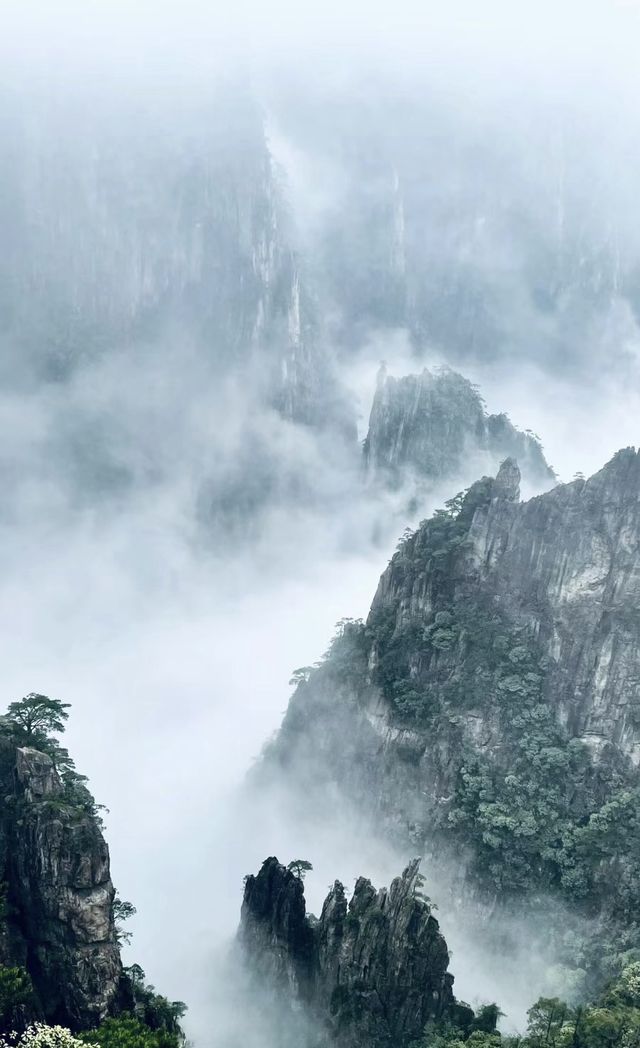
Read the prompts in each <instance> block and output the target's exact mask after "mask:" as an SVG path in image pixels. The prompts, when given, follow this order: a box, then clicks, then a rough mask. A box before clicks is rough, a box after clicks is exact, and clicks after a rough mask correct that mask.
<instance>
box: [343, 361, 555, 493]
mask: <svg viewBox="0 0 640 1048" xmlns="http://www.w3.org/2000/svg"><path fill="white" fill-rule="evenodd" d="M363 455H364V462H365V470H366V474H367V478H368V479H369V482H371V483H376V484H380V483H382V484H384V485H386V486H388V487H391V488H403V487H404V488H407V489H408V493H409V494H415V495H419V494H420V492H424V490H425V489H428V487H429V486H433V484H434V482H436V481H438V480H442V479H446V480H451V479H452V478H459V479H460V478H464V477H465V476H466V477H471V476H475V477H477V476H479V475H482V473H485V472H495V470H496V469H497V468H498V466H499V464H500V462H502V461H503V459H505V458H506V457H508V456H512V457H514V458H516V459H517V460H518V463H519V465H520V468H521V469H522V472H523V477H524V479H525V481H526V482H527V484H528V485H529V486H530V487H531V489H532V490H540V489H541V488H544V487H549V485H550V484H552V483H553V481H554V480H555V475H554V473H553V470H552V469H551V468H550V467H549V466H548V465H547V462H546V460H545V457H544V453H543V451H542V448H541V446H540V443H539V441H538V440H537V438H536V437H534V436H533V434H531V433H523V432H521V431H520V430H518V429H517V428H516V427H515V426H514V425H513V423H512V422H511V421H510V420H509V418H508V416H507V415H489V414H487V412H486V411H485V408H484V403H483V401H482V398H481V396H480V394H479V393H478V390H477V388H476V387H475V386H474V385H473V384H472V383H471V382H469V381H468V379H466V378H464V377H463V376H462V375H459V374H458V373H457V372H455V371H451V370H450V369H448V368H444V369H442V368H441V369H439V370H437V371H429V370H428V369H426V368H425V369H424V370H423V371H422V372H421V374H419V375H405V376H404V377H402V378H398V379H396V378H392V377H391V376H389V375H387V374H386V371H385V369H384V367H382V368H381V370H380V372H379V374H378V386H377V390H376V394H375V398H374V401H373V406H372V409H371V416H370V419H369V431H368V433H367V437H366V440H365V442H364V447H363Z"/></svg>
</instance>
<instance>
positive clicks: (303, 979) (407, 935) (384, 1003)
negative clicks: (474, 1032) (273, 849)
mask: <svg viewBox="0 0 640 1048" xmlns="http://www.w3.org/2000/svg"><path fill="white" fill-rule="evenodd" d="M420 883H421V879H420V876H419V873H418V862H417V861H415V862H413V863H411V864H410V866H408V867H407V869H406V870H405V871H404V873H403V874H402V876H401V877H397V878H396V879H395V880H394V881H393V882H392V884H391V886H390V888H388V889H387V888H381V889H380V890H376V889H375V888H374V887H373V885H372V884H371V882H370V881H369V880H367V879H366V878H364V877H359V878H358V880H357V882H356V885H355V888H354V892H353V895H352V896H351V899H349V900H347V896H346V893H345V889H344V887H343V885H342V884H340V882H339V881H336V882H335V884H334V886H333V888H332V889H331V891H330V892H329V894H328V896H327V898H326V900H325V903H324V905H323V907H322V913H321V916H320V918H319V919H316V918H314V917H311V916H307V914H306V907H305V899H304V889H303V885H302V881H301V880H300V878H299V877H298V876H297V875H296V874H294V873H292V872H291V871H290V870H287V869H285V867H284V866H282V865H280V863H279V862H278V860H277V859H275V858H270V859H267V860H266V861H265V862H264V864H263V866H262V868H261V870H260V872H259V873H258V874H257V876H255V877H253V876H251V877H248V878H247V880H246V886H245V893H244V901H243V905H242V919H241V926H240V932H239V938H240V943H241V946H242V949H243V951H244V955H245V957H246V959H247V961H248V962H249V965H250V967H251V969H252V970H253V971H254V972H256V973H259V975H260V979H261V981H262V982H263V983H264V982H266V983H267V984H268V985H269V986H271V987H272V988H273V989H274V990H275V991H276V992H277V994H278V995H279V998H280V999H281V1000H282V1001H284V1002H285V1003H288V1005H289V1006H290V1007H291V1008H293V1009H294V1010H295V1009H301V1008H302V1009H304V1010H305V1011H306V1012H307V1014H308V1017H309V1020H310V1022H311V1023H312V1024H313V1026H314V1029H316V1030H317V1029H318V1027H319V1028H320V1029H321V1031H322V1033H321V1034H319V1035H318V1036H317V1043H319V1044H323V1045H336V1046H344V1048H405V1046H407V1045H409V1044H410V1043H411V1042H412V1041H415V1040H416V1039H417V1038H419V1037H420V1036H421V1035H422V1033H423V1030H424V1027H425V1025H426V1023H427V1022H429V1021H430V1020H439V1019H443V1018H447V1017H449V1018H453V1016H454V1014H455V1015H456V1018H457V1019H458V1021H459V1020H460V1018H461V1016H462V1015H463V1012H464V1013H466V1012H469V1014H472V1013H471V1012H470V1009H463V1008H462V1007H461V1006H459V1005H457V1004H456V1002H455V999H454V996H453V990H452V986H453V976H452V975H450V974H449V972H448V970H447V969H448V965H449V954H448V951H447V945H446V943H445V941H444V939H443V937H442V935H441V934H440V931H439V928H438V922H437V921H436V919H435V918H434V917H433V915H432V913H431V909H430V906H429V904H428V903H427V901H426V900H425V899H423V898H422V897H421V895H420V892H419V886H420ZM467 1018H468V1016H467Z"/></svg>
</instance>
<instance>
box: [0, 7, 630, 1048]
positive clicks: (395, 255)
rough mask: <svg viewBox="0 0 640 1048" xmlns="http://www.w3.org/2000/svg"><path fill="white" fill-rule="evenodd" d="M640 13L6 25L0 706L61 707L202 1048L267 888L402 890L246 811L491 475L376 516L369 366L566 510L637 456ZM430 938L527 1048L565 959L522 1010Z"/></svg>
mask: <svg viewBox="0 0 640 1048" xmlns="http://www.w3.org/2000/svg"><path fill="white" fill-rule="evenodd" d="M639 17H640V9H639V8H638V6H637V5H636V4H635V3H630V2H628V3H623V2H620V3H614V2H612V3H598V2H595V0H593V2H591V3H584V2H582V3H580V4H578V3H573V2H568V3H566V4H563V5H562V7H561V9H560V10H558V7H557V5H551V4H542V5H540V4H536V5H532V4H528V5H525V6H524V7H520V9H519V10H515V9H514V5H512V4H507V3H506V2H498V0H495V2H492V3H490V4H488V5H487V4H485V5H483V9H482V17H480V16H479V15H478V11H477V6H476V5H474V4H471V3H470V2H466V3H462V2H461V3H456V4H453V5H447V9H446V11H445V9H444V6H443V5H436V4H431V3H428V4H422V5H414V4H411V3H401V4H399V5H398V4H396V5H393V6H390V5H388V4H384V3H373V4H372V3H368V4H366V5H364V4H358V3H353V4H350V5H348V7H347V8H345V7H344V5H343V6H342V7H340V8H339V9H338V8H337V7H333V6H332V5H330V4H329V5H322V7H321V8H320V6H317V7H315V8H309V7H306V8H304V9H301V8H300V7H299V6H295V5H292V4H288V3H279V4H275V5H270V6H269V8H268V9H267V8H265V7H264V5H257V4H255V3H249V2H247V3H243V4H239V5H237V4H236V5H234V10H233V12H229V13H227V14H219V13H215V12H214V11H213V10H212V8H211V5H209V4H205V3H195V2H191V3H186V4H180V5H178V4H174V3H171V2H165V3H154V4H151V3H149V4H146V3H142V2H138V3H136V4H135V6H134V8H133V9H132V6H131V5H130V4H124V3H120V4H106V3H99V2H96V3H93V4H86V3H85V4H82V5H79V4H74V3H61V4H56V5H55V8H54V7H53V6H52V5H51V4H48V3H41V4H39V3H36V2H35V0H31V2H29V3H23V4H17V3H16V4H12V3H8V4H5V5H3V10H2V12H1V13H0V37H1V41H2V42H1V43H0V54H1V55H2V73H1V74H0V85H1V94H0V113H1V116H2V127H3V131H4V134H3V141H2V143H0V224H1V225H0V235H1V237H2V242H3V244H4V245H5V252H4V260H3V261H2V262H1V263H0V320H1V323H0V376H1V379H2V388H1V389H0V426H1V431H2V440H1V443H0V476H1V477H2V484H3V495H4V498H3V505H2V508H1V509H0V535H1V539H2V541H1V543H0V560H1V563H2V573H1V576H0V578H1V582H0V587H1V593H2V599H1V601H0V626H1V635H2V638H3V651H2V656H3V667H4V693H5V702H6V703H8V702H9V701H11V700H12V699H14V698H17V697H19V696H21V695H23V694H26V693H27V692H31V691H38V692H43V693H45V694H49V695H52V696H55V697H58V698H61V699H63V700H64V701H65V702H70V703H71V704H72V707H73V709H72V712H71V719H70V723H69V728H68V731H67V744H68V747H69V750H70V751H71V753H72V754H73V756H74V759H75V761H76V764H77V766H78V769H79V770H80V771H81V772H83V773H84V774H86V775H87V776H88V777H89V780H90V786H91V789H92V791H93V793H94V794H95V796H96V799H97V800H98V801H99V802H100V803H102V804H104V805H106V807H107V808H108V814H106V815H105V823H106V837H107V840H108V842H109V846H110V850H111V857H112V871H113V876H114V881H115V883H116V885H117V887H118V890H119V892H120V894H121V896H122V897H123V898H127V899H131V900H132V901H133V902H134V903H135V905H136V907H137V910H138V913H137V916H136V917H135V918H134V919H133V920H132V922H131V928H130V930H131V931H132V932H133V943H132V945H131V946H130V947H129V948H128V950H127V954H128V959H129V960H130V961H131V960H133V959H135V960H136V961H138V962H139V963H140V964H141V965H142V967H143V968H144V969H145V971H146V973H147V976H148V977H149V978H150V980H151V981H152V982H153V983H154V984H155V985H156V986H157V988H158V989H159V990H160V991H161V992H162V993H163V994H166V995H167V996H168V997H170V998H172V999H181V1000H184V1001H185V1002H186V1003H187V1004H188V1005H189V1009H190V1010H189V1012H188V1014H187V1018H186V1026H185V1028H186V1030H187V1034H188V1035H189V1036H190V1037H191V1038H192V1039H193V1041H194V1044H195V1045H196V1046H201V1045H202V1046H205V1045H208V1044H212V1045H221V1046H222V1045H228V1044H229V1043H231V1042H230V1038H232V1037H233V1036H239V1033H238V1028H234V1025H233V1024H234V1021H235V1020H234V1009H233V1008H231V1009H230V1008H229V1006H228V1001H227V1002H226V1003H225V998H226V996H227V993H226V989H225V988H224V987H225V986H226V984H221V983H220V980H221V978H222V976H221V975H220V971H221V968H220V964H221V961H220V958H221V957H222V956H223V954H224V951H225V950H226V947H227V944H228V943H229V942H230V940H231V939H232V937H233V935H234V931H235V928H236V927H237V922H238V915H239V907H240V902H241V895H242V878H243V876H244V874H246V873H249V872H255V870H256V869H257V868H258V866H259V864H260V862H261V861H262V859H264V858H265V856H266V855H268V854H276V855H278V857H279V858H280V859H282V860H284V861H288V860H289V859H290V858H293V857H294V856H295V855H296V854H308V855H309V858H310V859H311V860H312V862H313V864H314V874H313V876H311V877H310V878H309V882H308V892H309V896H310V905H311V907H312V908H316V909H317V908H318V907H319V906H320V905H321V902H322V898H323V896H324V894H325V893H326V888H327V885H329V884H330V883H332V881H333V880H334V879H335V878H336V877H338V878H340V879H343V880H344V881H345V884H347V886H348V887H350V886H351V883H352V882H353V880H354V878H355V877H356V875H358V874H364V875H366V876H369V877H371V879H372V880H373V881H374V883H376V884H382V883H385V884H387V883H388V882H389V880H390V879H391V877H393V876H395V875H396V874H397V873H398V872H400V869H401V866H402V863H403V862H404V861H405V860H406V859H407V858H408V857H409V856H406V855H401V854H398V853H397V852H396V851H395V850H394V849H392V848H391V847H390V846H389V845H388V844H387V843H385V841H384V840H382V839H378V838H376V837H375V835H374V836H372V835H370V834H369V833H368V832H365V830H364V829H362V830H361V831H360V832H358V828H357V826H356V827H354V822H353V820H352V819H350V818H349V817H347V815H346V813H345V814H344V817H343V816H340V818H337V819H335V820H333V821H331V820H329V821H328V823H327V824H326V825H321V824H320V823H314V824H311V825H310V824H308V823H307V824H306V825H305V823H304V820H302V821H299V822H297V821H295V820H293V821H288V820H287V817H286V815H285V806H284V805H283V806H282V808H281V809H280V808H278V807H276V808H275V809H274V810H271V811H270V812H268V813H267V814H268V817H267V815H266V814H265V813H264V812H263V813H262V814H263V816H264V817H262V818H260V819H257V816H256V811H255V810H253V809H252V807H251V805H250V804H249V805H248V806H247V802H246V798H245V800H243V801H242V802H240V801H239V799H238V798H239V795H240V794H241V792H242V784H243V782H244V779H245V777H246V775H247V773H248V771H249V770H250V768H251V767H252V765H253V763H254V762H255V761H256V759H257V758H258V757H259V755H260V752H261V750H262V748H263V746H264V744H265V743H266V741H267V740H268V739H269V738H270V736H271V735H272V734H273V733H274V732H276V731H277V729H278V727H279V725H280V722H281V719H282V715H283V713H284V710H285V709H286V705H287V701H288V697H289V694H290V687H289V684H288V681H289V678H290V676H291V672H292V671H293V670H294V669H295V667H297V666H302V665H307V664H312V663H313V662H315V661H316V660H317V659H319V658H320V656H321V655H322V653H323V651H324V650H325V649H326V647H327V645H328V642H329V640H330V637H331V634H332V631H333V627H334V624H335V623H336V622H337V621H338V620H340V619H341V618H343V617H346V616H349V617H354V618H361V617H366V614H367V611H368V608H369V605H370V602H371V598H372V596H373V594H374V592H375V588H376V585H377V581H378V578H379V576H380V574H381V572H382V570H383V569H384V567H385V566H386V563H387V561H388V558H389V556H390V555H391V553H392V551H393V549H394V546H395V543H396V542H397V540H398V538H399V536H400V535H401V533H402V531H403V529H404V527H405V526H406V525H408V524H410V525H413V524H415V523H417V520H418V519H420V517H421V516H425V515H426V514H427V513H429V512H431V511H432V510H434V509H435V508H436V507H437V506H439V505H441V504H442V503H443V502H444V501H445V500H446V499H447V498H450V497H451V496H452V495H453V494H455V493H456V491H458V490H460V489H461V488H463V487H466V486H468V485H469V484H470V483H472V481H473V480H474V479H476V473H475V472H474V470H475V466H474V464H473V463H469V464H468V465H467V468H466V470H465V471H463V472H462V474H461V475H460V476H455V477H453V476H452V477H451V478H450V479H449V480H448V481H447V482H446V483H444V484H441V485H438V486H437V487H434V489H433V490H432V491H431V493H430V496H429V499H428V501H427V502H426V503H425V504H423V505H421V506H420V507H419V512H416V511H414V512H413V515H411V514H409V513H408V512H407V510H406V505H405V503H404V501H403V498H402V494H401V495H399V496H398V495H396V496H393V495H391V494H389V493H384V494H382V495H380V494H372V493H371V492H366V491H365V490H364V489H363V488H362V486H361V465H360V459H359V454H360V450H359V443H358V441H359V440H362V438H363V437H364V435H365V433H366V428H367V420H368V415H369V411H370V408H371V402H372V399H373V395H374V391H375V381H376V378H375V376H376V372H377V369H378V367H379V364H380V361H381V360H383V359H384V360H386V362H387V365H388V368H389V371H390V373H391V374H394V375H397V376H400V375H403V374H408V373H411V372H416V371H419V370H421V369H422V368H423V367H430V368H432V367H438V366H443V365H445V366H450V367H453V368H455V369H456V370H459V371H460V372H461V373H462V374H464V375H465V376H466V377H467V378H469V379H471V380H472V381H474V382H476V383H477V384H478V385H479V387H480V390H481V392H482V395H483V397H484V398H485V401H486V403H487V406H488V409H489V410H491V411H495V412H501V411H506V412H508V413H509V414H510V416H511V418H512V419H513V421H514V422H515V423H516V424H517V425H518V426H520V427H521V428H522V429H525V428H530V429H532V430H534V431H535V432H536V433H537V434H538V435H539V437H540V439H541V442H542V444H543V446H544V448H545V453H546V455H547V459H548V461H549V462H550V463H551V465H552V466H553V467H554V469H555V470H556V472H557V474H558V477H559V479H560V480H570V479H571V478H572V477H573V476H574V475H575V474H576V473H578V472H581V473H584V474H585V475H588V474H589V473H591V472H594V471H595V470H597V469H598V468H600V466H601V465H603V464H604V462H605V461H606V460H607V459H608V458H609V457H610V456H611V455H612V454H613V453H614V452H615V451H616V450H617V449H618V448H619V447H623V446H627V445H629V444H634V443H635V442H636V439H637V419H638V417H639V409H640V381H639V380H640V328H639V325H640V286H639V283H638V280H639V275H640V220H639V218H638V210H637V206H636V200H635V198H636V195H637V187H636V179H635V172H636V171H637V169H638V165H639V163H640V125H639V122H638V113H637V112H636V111H632V110H631V107H630V105H629V103H630V100H631V98H632V96H633V92H634V91H637V87H638V83H637V79H638V72H637V63H636V41H637V39H638V29H639V23H638V19H639ZM238 187H240V188H238ZM265 187H266V188H265ZM256 200H257V201H258V203H256ZM221 201H222V202H221ZM265 201H267V202H266V203H265ZM229 215H232V216H233V217H232V219H229V218H228V216H229ZM211 216H213V217H211ZM227 227H229V230H231V231H230V232H229V231H228V229H227ZM194 230H197V231H198V232H194ZM203 230H204V231H203ZM265 231H267V232H265ZM269 236H272V240H271V241H269V242H268V243H267V241H268V238H269ZM227 237H228V239H225V238H227ZM234 238H235V239H234ZM252 238H253V239H252ZM230 244H231V245H232V246H230ZM238 244H239V245H240V246H239V247H238V246H237V245H238ZM265 244H266V247H265ZM274 245H275V246H274ZM230 257H233V265H231V263H229V258H230ZM256 257H257V258H258V260H259V261H258V263H256ZM261 267H262V268H261ZM231 270H233V272H232V275H231V276H229V272H231ZM263 271H264V272H266V273H267V275H266V277H265V278H264V287H263V288H262V287H261V288H258V287H257V285H258V283H259V281H258V279H257V278H255V281H254V277H255V273H256V272H260V273H262V272H263ZM292 274H293V275H292ZM252 281H254V282H253V283H252ZM300 287H302V289H303V290H302V292H301V291H300ZM211 288H214V289H215V290H214V291H212V290H211ZM283 288H284V290H283ZM305 288H306V289H307V291H306V292H305ZM238 289H241V291H238ZM265 289H266V290H265ZM309 289H310V290H309ZM242 295H245V296H246V297H245V298H243V299H242V302H240V304H239V302H238V300H239V298H241V297H242ZM247 302H248V303H249V304H248V305H247ZM283 302H284V305H283ZM265 303H266V305H265ZM269 309H272V311H273V315H274V317H275V320H274V321H273V323H272V324H271V326H269V323H268V322H266V321H265V320H264V316H263V314H264V312H265V311H268V310H269ZM292 317H293V319H294V321H296V323H297V326H296V323H294V322H292ZM229 318H230V319H229ZM296 318H297V320H296ZM292 325H293V326H292ZM240 330H241V331H242V333H243V334H242V338H240V336H239V335H238V334H237V332H238V331H240ZM283 376H284V377H283ZM292 376H293V378H292ZM318 390H320V391H321V396H320V394H318V395H317V399H318V402H319V403H320V407H319V408H318V409H317V410H316V414H317V415H318V416H321V423H322V424H318V418H316V417H314V418H310V412H309V410H308V404H309V402H310V401H311V400H313V397H314V396H316V394H317V391H318ZM283 404H284V405H286V407H285V408H283ZM291 405H293V406H291ZM347 416H348V420H347V423H345V421H344V420H345V418H347ZM331 419H334V422H335V424H334V423H331V422H330V420H331ZM524 493H525V495H530V494H534V493H535V492H534V491H533V490H531V491H528V490H525V492H524ZM258 823H259V825H258ZM433 879H434V887H433V888H430V894H432V895H433V897H434V898H435V899H436V901H437V888H438V884H437V876H436V874H435V873H434V874H433ZM441 920H442V925H443V928H444V930H445V933H446V936H447V938H448V940H450V942H451V944H452V946H453V961H452V970H453V972H454V974H456V976H457V979H458V983H457V984H456V988H458V984H459V985H460V990H461V993H462V994H463V995H465V996H467V997H472V996H473V993H472V988H473V987H474V986H475V987H476V988H477V989H476V997H477V998H478V999H484V1000H486V999H489V998H491V999H496V1000H497V1001H498V1003H500V1004H501V1005H502V1006H503V1007H504V1010H505V1011H507V1012H508V1013H509V1018H510V1020H512V1021H513V1022H514V1023H515V1024H516V1025H518V1024H521V1023H522V1021H523V1017H524V1013H525V1010H526V1006H527V1004H528V1003H530V1002H531V1001H532V1000H533V999H534V998H535V996H536V992H535V990H536V989H537V988H538V987H539V988H540V991H541V992H542V989H543V988H544V986H545V985H546V984H545V979H546V968H547V967H548V966H549V965H550V964H552V963H553V958H548V957H544V956H542V953H541V954H540V955H537V956H534V957H533V958H532V959H531V965H530V967H528V968H526V969H525V972H524V975H523V985H522V986H521V987H517V988H516V989H515V990H514V989H513V987H511V988H510V987H508V986H507V982H508V978H509V970H508V969H507V970H505V967H504V966H503V967H500V965H498V964H497V962H496V965H495V967H492V965H491V964H489V965H487V963H486V957H482V955H481V954H480V953H479V952H478V948H477V945H476V944H474V943H471V942H469V941H468V940H465V938H464V935H463V931H462V927H461V924H460V923H459V922H458V921H457V920H456V919H455V915H453V916H450V915H447V914H445V913H444V911H443V913H442V915H441ZM541 949H542V948H541ZM480 967H483V969H484V977H483V979H482V981H480V980H479V975H478V972H479V969H480ZM221 985H222V991H221V989H220V987H221ZM216 986H217V990H216ZM258 1021H259V1020H258V1019H256V1022H258ZM245 1034H246V1036H247V1037H248V1036H249V1035H251V1036H253V1035H255V1037H256V1042H255V1043H256V1044H257V1045H260V1044H261V1043H262V1041H261V1040H260V1038H261V1037H263V1033H261V1031H260V1030H255V1029H253V1030H247V1029H246V1028H243V1029H242V1036H245ZM246 1043H252V1042H249V1041H247V1042H246Z"/></svg>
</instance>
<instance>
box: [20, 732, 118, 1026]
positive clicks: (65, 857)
mask: <svg viewBox="0 0 640 1048" xmlns="http://www.w3.org/2000/svg"><path fill="white" fill-rule="evenodd" d="M0 782H1V789H2V803H1V805H0V866H1V872H0V879H1V880H2V882H3V885H4V886H5V906H4V908H3V917H2V924H3V929H2V936H1V939H0V949H1V952H2V956H1V957H0V963H3V964H7V965H18V966H21V967H24V968H26V970H27V971H28V972H29V974H30V976H31V979H32V982H33V986H34V989H35V993H36V999H37V1010H38V1011H39V1013H40V1014H41V1015H42V1017H44V1018H45V1019H47V1020H48V1021H51V1022H60V1023H63V1024H65V1025H69V1026H71V1027H72V1028H74V1029H82V1028H86V1027H89V1026H93V1025H95V1024H96V1023H98V1022H99V1021H100V1020H101V1019H103V1018H105V1016H106V1015H107V1014H108V1013H109V1012H110V1011H111V1010H113V1009H114V1007H115V1006H116V1001H117V996H118V992H119V985H120V980H121V976H122V965H121V961H120V951H119V947H118V943H117V940H116V933H115V927H114V920H113V899H114V895H115V892H114V888H113V884H112V882H111V876H110V871H109V851H108V848H107V845H106V843H105V840H104V837H103V836H102V831H101V829H100V824H99V822H98V820H97V818H96V816H95V815H94V814H93V813H92V812H91V811H89V810H87V809H86V808H85V807H83V806H79V805H78V804H77V803H74V799H73V798H71V797H70V795H69V793H68V790H66V789H65V784H64V783H63V781H62V779H61V777H60V775H59V774H58V772H57V770H56V768H55V767H54V764H53V761H52V759H51V757H49V756H48V755H47V754H45V753H41V752H39V751H38V750H35V749H31V748H29V747H21V748H16V747H15V746H14V745H13V744H12V743H11V742H10V741H7V740H0Z"/></svg>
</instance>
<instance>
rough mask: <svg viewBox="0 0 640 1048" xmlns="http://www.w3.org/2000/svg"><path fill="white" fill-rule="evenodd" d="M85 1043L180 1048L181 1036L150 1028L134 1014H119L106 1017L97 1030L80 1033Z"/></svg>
mask: <svg viewBox="0 0 640 1048" xmlns="http://www.w3.org/2000/svg"><path fill="white" fill-rule="evenodd" d="M80 1039H81V1040H83V1041H85V1042H86V1043H87V1044H92V1045H94V1044H96V1045H99V1046H100V1048H180V1046H181V1045H182V1044H183V1038H182V1037H181V1036H180V1035H179V1034H177V1033H172V1032H170V1031H169V1030H167V1029H165V1028H163V1027H160V1028H158V1029H150V1028H149V1027H148V1026H146V1025H145V1024H144V1023H143V1022H141V1021H140V1019H138V1018H137V1017H136V1016H135V1015H131V1014H125V1015H120V1016H118V1017H117V1018H115V1019H106V1020H105V1021H104V1022H103V1023H102V1025H101V1026H99V1027H98V1029H97V1030H88V1031H86V1033H81V1034H80Z"/></svg>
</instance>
